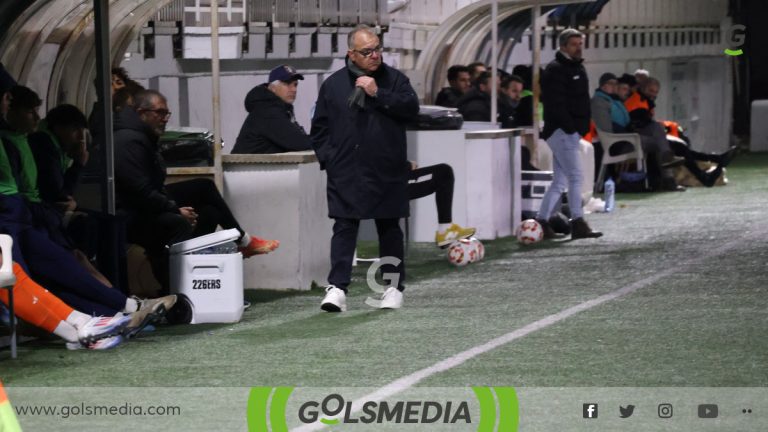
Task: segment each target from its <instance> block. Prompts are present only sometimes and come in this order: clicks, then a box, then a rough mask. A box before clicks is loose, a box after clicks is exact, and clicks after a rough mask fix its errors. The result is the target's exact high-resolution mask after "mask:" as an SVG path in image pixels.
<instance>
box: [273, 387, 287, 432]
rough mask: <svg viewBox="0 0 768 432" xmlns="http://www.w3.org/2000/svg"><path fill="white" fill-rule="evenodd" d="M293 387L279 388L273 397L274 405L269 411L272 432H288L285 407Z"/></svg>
mask: <svg viewBox="0 0 768 432" xmlns="http://www.w3.org/2000/svg"><path fill="white" fill-rule="evenodd" d="M292 391H293V387H277V388H275V394H273V395H272V404H271V406H270V409H269V421H270V423H271V424H272V432H288V423H286V420H285V407H286V406H287V405H288V398H289V397H291V392H292Z"/></svg>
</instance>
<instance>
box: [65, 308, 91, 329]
mask: <svg viewBox="0 0 768 432" xmlns="http://www.w3.org/2000/svg"><path fill="white" fill-rule="evenodd" d="M90 319H91V317H90V316H89V315H86V314H84V313H82V312H78V311H76V310H73V311H72V313H71V314H69V316H68V317H67V319H66V322H67V324H69V325H71V326H73V327H75V328H80V327H82V326H84V325H85V323H87V322H88V321H89V320H90Z"/></svg>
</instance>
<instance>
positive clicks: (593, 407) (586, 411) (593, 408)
mask: <svg viewBox="0 0 768 432" xmlns="http://www.w3.org/2000/svg"><path fill="white" fill-rule="evenodd" d="M582 410H583V415H584V418H586V419H596V418H597V404H596V403H585V404H584V407H583V408H582Z"/></svg>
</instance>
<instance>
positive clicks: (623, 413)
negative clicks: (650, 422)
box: [619, 405, 635, 418]
mask: <svg viewBox="0 0 768 432" xmlns="http://www.w3.org/2000/svg"><path fill="white" fill-rule="evenodd" d="M633 412H635V406H634V405H627V407H626V408H625V407H623V406H621V405H619V417H621V418H627V417H631V416H632V413H633Z"/></svg>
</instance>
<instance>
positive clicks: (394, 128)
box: [310, 26, 419, 312]
mask: <svg viewBox="0 0 768 432" xmlns="http://www.w3.org/2000/svg"><path fill="white" fill-rule="evenodd" d="M348 46H349V51H347V58H346V66H345V67H344V68H342V69H341V70H339V71H337V72H335V73H334V74H333V75H331V76H330V77H329V78H328V79H327V80H326V81H325V82H324V83H323V85H322V86H321V87H320V94H319V95H318V98H317V106H316V108H315V115H314V118H313V119H312V131H311V134H310V135H311V139H312V147H313V148H314V149H315V153H316V154H317V158H318V161H319V162H320V167H321V168H322V169H325V170H326V172H327V174H328V212H329V217H331V218H333V219H335V224H334V226H333V238H332V240H331V272H330V274H329V276H328V284H329V285H328V287H327V288H326V296H325V298H324V299H323V302H322V306H321V307H322V309H323V310H326V311H329V312H341V311H344V310H346V291H347V286H348V285H349V283H350V278H351V273H352V259H353V254H354V252H355V246H356V242H357V231H358V227H359V224H360V220H361V219H375V220H376V230H377V232H378V235H379V253H380V255H381V256H382V257H388V258H390V257H394V258H395V259H396V261H397V263H398V264H396V265H390V264H388V265H384V266H383V267H382V272H383V273H384V274H386V273H388V272H389V273H397V276H399V278H398V280H394V281H392V285H393V286H390V287H389V288H388V289H387V290H386V291H385V292H384V295H383V297H382V300H381V303H380V304H378V305H377V306H379V307H382V308H391V309H396V308H399V307H400V306H401V305H402V299H403V295H402V290H403V288H404V286H403V281H404V276H405V273H404V268H405V264H404V262H403V258H404V256H403V232H402V230H401V229H400V225H399V219H400V218H402V217H407V216H408V214H409V208H408V174H409V164H408V162H407V158H406V157H407V155H406V153H407V152H406V139H405V124H406V122H408V121H410V120H413V119H414V118H415V117H416V116H417V114H418V111H419V102H418V98H417V97H416V93H415V92H414V90H413V88H412V87H411V84H410V82H409V80H408V78H407V77H406V76H405V75H404V74H402V73H401V72H399V71H397V70H395V69H393V68H391V67H389V66H387V65H385V64H383V63H382V56H381V50H382V47H381V43H380V41H379V38H378V36H376V34H375V33H374V32H373V30H372V29H370V28H369V27H367V26H358V27H356V28H355V29H354V30H353V31H352V32H350V33H349V37H348Z"/></svg>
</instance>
